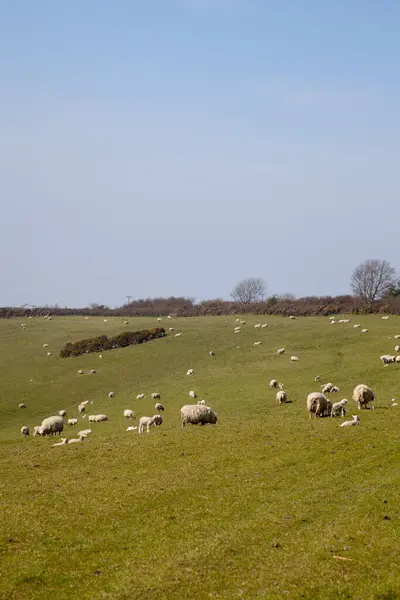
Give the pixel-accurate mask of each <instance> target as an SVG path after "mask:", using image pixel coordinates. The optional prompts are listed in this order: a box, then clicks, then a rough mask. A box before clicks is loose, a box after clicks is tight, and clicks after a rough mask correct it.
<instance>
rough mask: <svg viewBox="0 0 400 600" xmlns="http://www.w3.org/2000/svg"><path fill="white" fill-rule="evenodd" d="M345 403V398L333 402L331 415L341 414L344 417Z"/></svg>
mask: <svg viewBox="0 0 400 600" xmlns="http://www.w3.org/2000/svg"><path fill="white" fill-rule="evenodd" d="M346 404H347V400H346V398H343V400H341V401H340V402H335V404H333V405H332V410H331V417H336V416H338V415H339V416H341V417H344V416H345V414H346V409H345V405H346Z"/></svg>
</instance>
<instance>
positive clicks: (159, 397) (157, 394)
mask: <svg viewBox="0 0 400 600" xmlns="http://www.w3.org/2000/svg"><path fill="white" fill-rule="evenodd" d="M151 398H152V400H161V394H160V393H159V392H154V393H153V394H152V395H151Z"/></svg>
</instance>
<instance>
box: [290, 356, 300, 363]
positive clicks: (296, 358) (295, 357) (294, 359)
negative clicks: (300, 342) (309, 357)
mask: <svg viewBox="0 0 400 600" xmlns="http://www.w3.org/2000/svg"><path fill="white" fill-rule="evenodd" d="M290 360H291V361H292V362H298V360H299V358H298V356H291V357H290Z"/></svg>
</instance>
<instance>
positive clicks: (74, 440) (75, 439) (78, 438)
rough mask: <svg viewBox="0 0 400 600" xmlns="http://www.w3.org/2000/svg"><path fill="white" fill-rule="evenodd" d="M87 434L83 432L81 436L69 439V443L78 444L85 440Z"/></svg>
mask: <svg viewBox="0 0 400 600" xmlns="http://www.w3.org/2000/svg"><path fill="white" fill-rule="evenodd" d="M85 437H86V435H84V434H83V433H80V434H79V437H77V438H72V439H71V440H68V444H77V443H79V442H83V440H84V439H85Z"/></svg>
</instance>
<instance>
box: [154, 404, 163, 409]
mask: <svg viewBox="0 0 400 600" xmlns="http://www.w3.org/2000/svg"><path fill="white" fill-rule="evenodd" d="M154 408H155V409H156V410H158V411H163V410H164V406H163V405H162V404H160V403H159V402H156V403H155V405H154Z"/></svg>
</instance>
